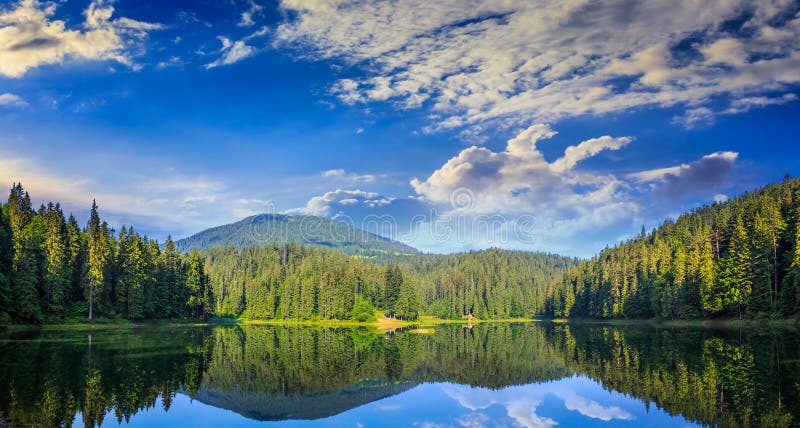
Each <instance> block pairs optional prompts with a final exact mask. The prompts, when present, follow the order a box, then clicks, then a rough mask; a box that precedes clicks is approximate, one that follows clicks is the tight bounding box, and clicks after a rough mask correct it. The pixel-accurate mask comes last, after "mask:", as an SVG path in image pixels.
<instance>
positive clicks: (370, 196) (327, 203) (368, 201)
mask: <svg viewBox="0 0 800 428" xmlns="http://www.w3.org/2000/svg"><path fill="white" fill-rule="evenodd" d="M333 171H336V170H333ZM391 202H392V199H391V198H387V197H385V196H382V195H380V194H378V193H375V192H365V191H363V190H342V189H337V190H334V191H332V192H327V193H325V194H324V195H321V196H314V197H313V198H311V199H310V200H309V201H308V203H307V204H306V206H305V207H303V208H297V209H291V210H288V211H287V214H305V215H315V216H321V217H326V216H331V215H334V214H337V213H338V211H337V209H341V208H344V207H347V206H349V205H356V204H358V205H363V206H366V207H369V208H376V207H380V206H385V205H387V204H389V203H391Z"/></svg>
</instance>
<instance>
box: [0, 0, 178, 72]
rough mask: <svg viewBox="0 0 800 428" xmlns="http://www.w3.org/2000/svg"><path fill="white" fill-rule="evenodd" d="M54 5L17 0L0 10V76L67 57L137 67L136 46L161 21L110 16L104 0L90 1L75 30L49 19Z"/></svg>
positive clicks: (52, 13)
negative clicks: (154, 21) (78, 26)
mask: <svg viewBox="0 0 800 428" xmlns="http://www.w3.org/2000/svg"><path fill="white" fill-rule="evenodd" d="M56 8H57V4H56V3H50V2H39V1H37V0H20V1H19V2H18V3H15V4H13V5H11V6H9V7H5V8H2V9H0V75H3V76H7V77H14V78H16V77H22V76H23V75H24V74H25V73H27V72H28V71H29V70H30V69H32V68H35V67H39V66H41V65H46V64H61V63H63V62H64V61H67V60H112V61H117V62H119V63H122V64H125V65H128V66H130V67H133V68H136V64H135V63H134V60H133V56H134V53H135V52H136V49H135V47H136V46H137V44H138V43H139V42H140V41H141V40H142V39H144V38H145V37H146V36H147V34H148V32H150V31H152V30H158V29H161V28H163V26H162V25H160V24H154V23H148V22H141V21H136V20H133V19H130V18H126V17H118V18H112V16H113V14H114V7H113V6H111V4H110V3H109V2H108V1H104V0H94V1H92V2H91V3H90V4H89V6H88V7H87V9H86V10H85V11H84V22H83V25H82V26H81V27H80V28H79V29H70V28H68V25H67V22H65V21H62V20H58V19H53V15H54V14H55V12H56Z"/></svg>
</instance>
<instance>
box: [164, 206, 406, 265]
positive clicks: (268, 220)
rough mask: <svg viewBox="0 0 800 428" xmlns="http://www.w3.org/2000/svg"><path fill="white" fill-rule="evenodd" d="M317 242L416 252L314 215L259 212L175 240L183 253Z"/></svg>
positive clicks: (382, 252) (354, 250)
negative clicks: (227, 247)
mask: <svg viewBox="0 0 800 428" xmlns="http://www.w3.org/2000/svg"><path fill="white" fill-rule="evenodd" d="M290 242H291V243H296V244H304V245H316V246H320V247H327V248H331V249H335V250H339V251H342V252H344V253H347V254H351V255H360V256H364V257H388V256H396V255H402V254H417V253H418V251H417V250H416V249H415V248H413V247H410V246H408V245H405V244H403V243H401V242H397V241H394V240H392V239H388V238H384V237H382V236H379V235H375V234H373V233H369V232H365V231H363V230H361V229H357V228H355V227H352V226H350V225H348V224H345V223H342V222H340V221H336V220H331V219H328V218H322V217H315V216H291V215H283V214H258V215H254V216H251V217H247V218H245V219H243V220H240V221H237V222H236V223H231V224H226V225H223V226H217V227H212V228H211V229H206V230H204V231H202V232H199V233H196V234H194V235H192V236H190V237H188V238H184V239H181V240H179V241H177V242H176V245H177V246H178V249H179V250H180V251H181V252H186V251H190V250H191V249H192V248H196V249H197V250H199V251H201V250H206V249H209V248H214V247H223V246H227V245H233V246H234V247H236V248H237V249H241V248H244V247H249V246H254V245H261V244H267V243H290Z"/></svg>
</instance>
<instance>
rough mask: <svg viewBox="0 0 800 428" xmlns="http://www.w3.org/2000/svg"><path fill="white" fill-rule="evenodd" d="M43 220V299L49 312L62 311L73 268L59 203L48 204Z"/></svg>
mask: <svg viewBox="0 0 800 428" xmlns="http://www.w3.org/2000/svg"><path fill="white" fill-rule="evenodd" d="M45 222H46V225H45V228H46V230H45V236H44V266H43V278H42V288H43V291H44V293H43V294H44V295H43V298H42V302H43V305H44V307H45V310H46V311H47V312H48V313H50V314H55V315H62V314H63V309H64V304H65V303H66V299H67V297H68V296H67V295H68V293H69V288H70V283H71V280H72V270H71V266H70V264H69V261H70V260H69V253H68V248H67V242H66V237H65V232H66V231H65V229H66V222H65V220H64V213H63V212H62V211H61V207H60V206H59V205H58V204H56V205H55V206H54V205H53V204H52V203H50V204H48V206H47V211H46V212H45Z"/></svg>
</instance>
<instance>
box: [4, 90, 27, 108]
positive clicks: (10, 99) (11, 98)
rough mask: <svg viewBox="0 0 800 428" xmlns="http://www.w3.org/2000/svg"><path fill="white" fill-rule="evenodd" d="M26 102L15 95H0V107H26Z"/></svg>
mask: <svg viewBox="0 0 800 428" xmlns="http://www.w3.org/2000/svg"><path fill="white" fill-rule="evenodd" d="M27 106H28V102H27V101H25V100H24V99H23V98H22V97H20V96H19V95H17V94H11V93H8V92H6V93H3V94H0V107H27Z"/></svg>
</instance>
